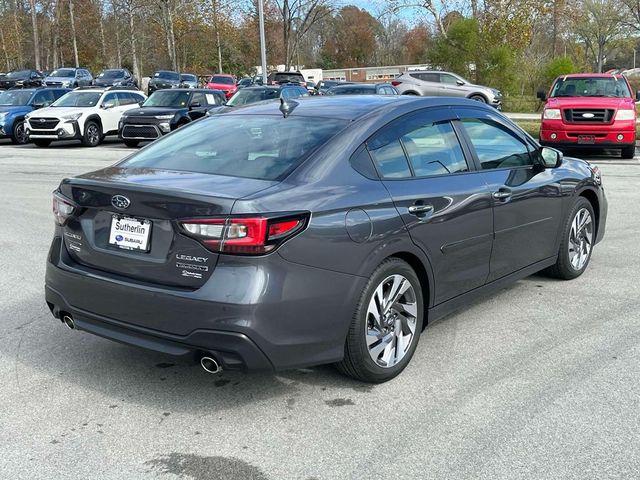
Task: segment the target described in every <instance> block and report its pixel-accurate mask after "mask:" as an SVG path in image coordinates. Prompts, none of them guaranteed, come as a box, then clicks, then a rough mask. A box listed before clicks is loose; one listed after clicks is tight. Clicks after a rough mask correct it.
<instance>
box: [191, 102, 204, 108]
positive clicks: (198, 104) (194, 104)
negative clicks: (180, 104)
mask: <svg viewBox="0 0 640 480" xmlns="http://www.w3.org/2000/svg"><path fill="white" fill-rule="evenodd" d="M201 106H202V105H200V102H193V103H192V104H191V108H200V107H201Z"/></svg>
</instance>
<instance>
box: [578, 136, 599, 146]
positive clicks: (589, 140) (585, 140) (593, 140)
mask: <svg viewBox="0 0 640 480" xmlns="http://www.w3.org/2000/svg"><path fill="white" fill-rule="evenodd" d="M578 143H583V144H589V143H596V137H595V136H593V135H578Z"/></svg>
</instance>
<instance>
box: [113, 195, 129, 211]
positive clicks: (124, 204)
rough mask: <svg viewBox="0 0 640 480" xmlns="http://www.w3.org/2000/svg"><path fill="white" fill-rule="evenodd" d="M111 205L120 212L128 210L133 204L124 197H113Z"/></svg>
mask: <svg viewBox="0 0 640 480" xmlns="http://www.w3.org/2000/svg"><path fill="white" fill-rule="evenodd" d="M111 205H113V206H114V207H116V208H117V209H118V210H126V209H127V208H129V205H131V202H130V201H129V199H128V198H127V197H125V196H124V195H114V196H113V197H111Z"/></svg>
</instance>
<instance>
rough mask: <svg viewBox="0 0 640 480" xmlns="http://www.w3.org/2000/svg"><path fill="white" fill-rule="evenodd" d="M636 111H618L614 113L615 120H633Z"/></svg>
mask: <svg viewBox="0 0 640 480" xmlns="http://www.w3.org/2000/svg"><path fill="white" fill-rule="evenodd" d="M635 118H636V111H635V110H618V112H617V113H616V118H615V119H616V120H635Z"/></svg>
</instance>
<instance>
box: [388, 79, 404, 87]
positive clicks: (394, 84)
mask: <svg viewBox="0 0 640 480" xmlns="http://www.w3.org/2000/svg"><path fill="white" fill-rule="evenodd" d="M401 83H402V82H400V81H398V80H393V81H391V85H393V86H394V87H397V86H398V85H400V84H401Z"/></svg>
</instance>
